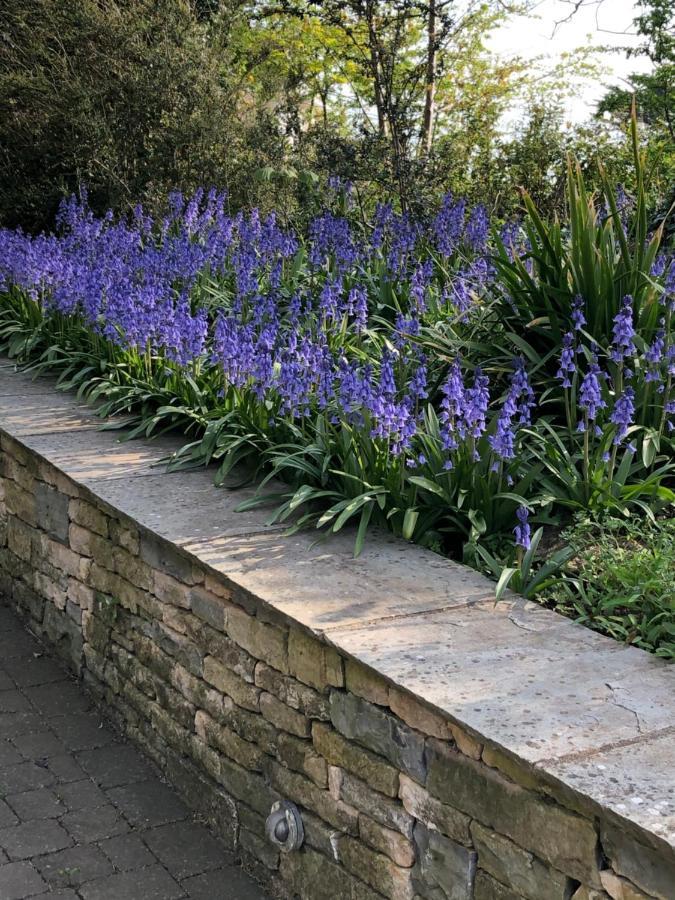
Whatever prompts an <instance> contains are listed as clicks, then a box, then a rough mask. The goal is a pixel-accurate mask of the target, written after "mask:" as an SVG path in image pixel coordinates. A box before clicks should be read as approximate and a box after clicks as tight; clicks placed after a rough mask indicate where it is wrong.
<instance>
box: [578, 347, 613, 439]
mask: <svg viewBox="0 0 675 900" xmlns="http://www.w3.org/2000/svg"><path fill="white" fill-rule="evenodd" d="M604 377H605V376H604V373H603V372H602V371H601V369H600V366H599V365H598V360H597V357H595V356H594V357H593V359H592V361H591V366H590V369H589V370H588V373H587V374H586V375H585V376H584V379H583V381H582V382H581V387H580V388H579V406H581V408H582V409H583V410H584V412H585V413H586V414H587V415H588V418H589V420H590V421H591V422H594V421H595V419H596V417H597V415H598V412H599V410H601V409H604V408H605V407H606V406H607V404H606V403H605V401H604V400H603V399H602V390H601V388H600V379H601V378H604ZM579 430H580V431H583V428H580V429H579Z"/></svg>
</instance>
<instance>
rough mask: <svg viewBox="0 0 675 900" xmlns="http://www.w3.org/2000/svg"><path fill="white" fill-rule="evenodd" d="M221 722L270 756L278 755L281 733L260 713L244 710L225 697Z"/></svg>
mask: <svg viewBox="0 0 675 900" xmlns="http://www.w3.org/2000/svg"><path fill="white" fill-rule="evenodd" d="M219 721H221V722H222V724H223V725H227V727H228V728H231V729H232V730H233V731H236V732H237V734H238V735H239V736H240V737H243V738H244V740H246V741H251V742H252V743H255V744H258V745H259V746H260V747H261V749H262V750H263V751H264V752H265V753H267V754H269V755H270V756H276V755H277V740H278V734H279V732H278V731H277V729H276V728H275V727H274V725H272V723H271V722H268V721H267V720H266V719H264V718H263V717H262V716H261V715H260V714H259V713H253V712H249V710H247V709H242V707H241V706H237V704H236V703H235V702H234V701H233V700H232V699H231V697H223V711H222V715H221V718H220V720H219Z"/></svg>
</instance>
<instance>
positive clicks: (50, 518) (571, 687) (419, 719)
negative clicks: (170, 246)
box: [0, 367, 675, 900]
mask: <svg viewBox="0 0 675 900" xmlns="http://www.w3.org/2000/svg"><path fill="white" fill-rule="evenodd" d="M52 384H53V383H51V382H49V381H47V380H41V381H39V382H34V381H32V380H31V379H30V378H28V377H27V376H25V375H21V374H16V373H14V372H13V371H12V369H11V367H6V368H4V369H0V412H1V423H2V424H1V425H0V449H1V450H2V458H1V462H2V480H1V482H0V486H1V488H2V498H3V499H2V501H1V502H0V513H1V515H0V563H1V564H0V570H1V572H2V593H3V594H4V595H5V596H6V597H7V598H9V599H10V601H11V602H12V604H13V605H14V606H16V607H17V608H18V609H19V610H20V611H21V613H22V615H23V616H24V617H25V618H26V619H27V620H28V621H29V622H30V624H31V627H33V628H34V629H36V630H37V631H38V632H39V633H41V634H43V635H44V636H45V637H46V638H47V639H48V640H50V641H51V642H53V643H54V645H55V646H56V647H57V648H58V649H59V650H60V651H61V652H62V653H63V655H64V656H66V657H67V658H68V659H69V661H70V663H71V665H72V666H73V667H74V668H75V669H76V670H77V671H79V672H80V673H81V674H82V676H83V677H84V678H85V680H86V682H87V683H88V684H89V685H90V687H91V688H92V690H94V691H95V692H96V693H97V695H98V696H99V697H100V700H101V702H102V703H104V704H105V705H106V708H107V709H108V710H109V711H111V712H112V713H113V714H114V715H115V716H116V717H117V718H118V720H119V721H120V723H121V724H122V725H123V727H124V728H125V729H126V730H127V732H128V734H129V735H130V736H131V737H132V738H133V739H134V740H136V741H138V742H139V743H141V745H142V746H144V747H145V748H146V749H147V750H148V751H149V752H150V753H151V754H152V755H153V756H154V758H155V759H156V760H157V761H158V763H159V764H160V765H161V766H163V768H164V771H165V772H166V773H167V774H168V776H169V778H170V779H171V780H172V781H173V782H174V783H175V784H176V785H177V786H178V787H179V788H180V789H181V790H182V792H183V794H184V796H185V797H186V799H187V800H188V802H190V803H191V804H192V805H193V806H194V807H195V808H196V809H198V810H199V812H200V813H201V814H202V815H205V816H207V817H208V818H210V819H211V820H212V821H213V822H214V824H215V826H216V827H217V828H219V829H220V831H221V833H222V834H223V836H224V837H225V839H226V840H228V841H229V843H230V844H231V846H233V847H235V848H236V849H237V851H238V853H240V854H241V855H242V856H243V857H244V858H245V859H246V860H247V862H248V863H249V865H251V866H255V867H256V869H257V871H258V874H262V875H264V877H265V879H266V881H267V882H268V883H269V884H270V885H271V886H272V887H273V888H275V889H277V890H278V892H279V893H280V894H282V895H284V892H286V893H289V892H290V893H292V892H293V891H295V892H297V893H298V894H300V896H301V897H303V898H307V900H318V898H321V897H323V896H324V893H322V891H324V889H325V891H326V893H325V896H326V898H329V897H330V898H331V900H332V898H334V897H335V896H336V894H337V895H338V896H340V897H343V896H344V897H355V898H356V897H358V898H368V900H377V898H378V897H381V896H384V897H390V898H401V897H403V898H409V897H412V896H413V894H415V893H417V894H419V895H420V896H423V897H430V898H433V900H436V898H442V900H444V898H446V897H453V898H454V897H466V898H480V900H487V898H494V897H502V896H509V892H510V894H511V895H512V896H515V897H518V898H521V897H526V898H530V900H539V898H544V897H546V898H547V900H548V898H551V897H560V898H561V900H562V898H565V900H566V898H569V897H570V896H571V895H574V896H575V897H576V898H578V900H584V898H588V897H590V896H593V892H595V893H596V894H597V895H598V896H599V897H602V896H603V891H604V892H605V895H606V896H610V897H612V898H618V897H621V896H625V892H632V894H633V896H636V897H640V896H644V897H647V898H648V897H658V898H663V900H666V898H668V897H669V894H670V891H671V887H672V883H673V879H674V878H675V852H674V843H675V838H674V835H675V809H673V805H672V796H671V788H672V785H671V784H670V772H671V771H672V768H673V763H674V762H675V761H674V760H673V759H672V753H673V733H674V732H673V725H672V723H673V690H672V687H673V675H672V673H673V669H672V667H670V666H669V665H667V664H666V663H664V662H662V661H659V660H657V659H655V658H654V657H653V656H651V655H649V654H647V653H644V652H643V651H640V650H637V649H634V648H630V647H622V646H621V645H619V644H617V643H616V642H613V641H610V640H608V639H607V638H604V637H602V636H601V635H597V634H595V633H593V632H592V631H589V630H586V629H583V628H580V627H579V626H576V625H574V624H573V623H571V622H569V621H567V620H565V619H564V618H562V617H560V616H557V615H556V614H555V613H552V612H549V611H547V610H544V609H542V608H541V607H539V606H537V605H535V604H532V603H529V602H527V601H525V600H523V599H519V598H516V597H513V596H511V595H509V596H508V597H507V598H505V599H504V600H502V601H501V602H500V603H498V604H496V605H495V603H494V600H493V597H492V594H493V586H492V585H491V584H490V582H488V581H487V580H486V579H484V578H483V577H482V576H480V575H478V574H477V573H475V572H473V571H472V570H470V569H467V568H464V567H462V566H457V565H456V564H454V563H452V562H450V561H447V560H444V559H442V558H441V557H439V556H437V555H435V554H432V553H429V552H428V551H425V550H423V549H421V548H419V547H416V546H414V545H412V544H409V543H406V542H402V541H400V540H397V539H395V538H392V537H391V536H386V535H382V534H378V533H375V534H373V535H372V537H371V539H370V540H369V541H368V542H367V544H366V546H365V548H364V550H363V553H362V554H361V556H360V557H358V558H356V559H355V558H354V556H353V553H352V550H353V535H347V534H345V535H342V534H339V535H335V536H333V537H331V539H330V540H329V541H328V542H326V543H324V544H320V545H315V543H314V540H313V537H312V536H311V535H307V534H306V533H305V532H302V533H299V534H296V535H295V536H293V537H284V536H283V534H281V531H280V529H278V528H274V527H270V526H268V525H266V517H265V515H264V514H263V511H262V510H257V509H253V510H250V511H249V512H248V513H246V514H237V513H235V512H234V508H235V504H236V502H237V501H235V500H234V499H233V498H232V495H231V494H230V493H228V492H223V491H216V490H215V489H214V488H213V487H212V486H211V482H210V477H209V475H208V474H207V473H204V472H178V473H167V472H166V471H165V468H164V467H162V466H159V467H158V466H157V463H158V462H159V460H160V459H161V457H162V456H163V455H165V454H166V453H167V452H168V451H170V450H171V449H173V448H174V447H176V446H178V442H176V441H175V440H171V439H168V438H164V439H160V440H159V441H152V442H148V441H145V440H138V441H135V442H131V443H119V442H117V441H116V439H115V435H114V434H111V433H106V432H100V431H99V430H98V424H99V422H98V419H97V418H96V417H95V416H93V415H92V414H91V411H90V410H89V409H88V408H87V407H83V406H80V405H78V404H77V403H76V402H75V401H74V400H73V399H72V397H70V396H64V395H59V394H57V393H55V392H53V390H52ZM279 796H281V797H283V798H286V799H289V800H292V801H293V802H295V803H296V804H297V805H298V806H299V808H300V811H301V815H302V817H303V821H304V824H305V845H304V846H303V849H302V850H300V851H299V852H295V853H290V854H288V855H284V854H282V855H281V856H280V855H279V854H278V852H277V851H275V850H274V848H272V847H271V845H269V844H268V843H267V842H266V841H265V839H264V828H263V825H264V817H265V815H266V814H267V812H269V807H270V806H271V804H272V802H273V801H274V800H276V799H277V798H278V797H279ZM622 892H624V893H622Z"/></svg>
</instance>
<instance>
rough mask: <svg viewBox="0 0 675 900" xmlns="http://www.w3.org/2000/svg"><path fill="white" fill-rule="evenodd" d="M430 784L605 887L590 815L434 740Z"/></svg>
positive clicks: (558, 864) (451, 801) (447, 799)
mask: <svg viewBox="0 0 675 900" xmlns="http://www.w3.org/2000/svg"><path fill="white" fill-rule="evenodd" d="M427 789H428V790H429V792H430V793H431V794H432V795H433V796H435V797H436V798H437V799H439V800H441V801H442V802H444V803H447V804H448V805H453V806H456V807H458V808H459V809H460V810H461V811H462V812H465V813H466V814H467V815H470V816H472V817H475V818H476V819H478V821H479V822H481V823H482V824H483V825H486V826H488V827H490V828H492V829H493V830H495V831H498V832H499V833H500V834H504V835H506V836H507V837H510V838H511V839H512V840H513V841H514V842H515V843H516V844H518V845H519V846H520V847H522V848H524V849H526V850H530V851H531V852H532V853H534V854H535V855H536V856H538V857H539V858H540V859H543V860H545V861H546V862H548V863H550V864H551V865H552V866H553V867H554V868H556V869H559V870H560V871H561V872H564V873H565V874H566V875H569V876H571V877H573V878H576V879H577V880H578V881H580V882H583V883H585V884H589V885H591V886H593V887H600V881H599V874H598V836H597V834H596V831H595V828H594V827H593V825H592V824H591V823H590V822H589V821H588V820H587V819H583V818H581V817H580V816H577V815H575V814H574V813H571V812H568V811H567V810H565V809H563V808H562V807H561V806H558V805H557V804H555V803H553V802H550V801H548V800H547V799H545V798H543V797H541V796H539V795H537V794H535V793H533V792H531V791H528V790H526V789H525V788H522V787H520V786H519V785H517V784H513V783H512V782H510V781H507V780H506V779H504V778H502V777H501V775H499V774H498V773H497V772H495V770H493V769H489V768H487V767H486V766H484V765H482V764H481V763H478V762H476V761H475V760H472V759H469V758H468V757H466V756H464V755H463V754H461V753H458V752H457V751H456V750H454V749H453V748H451V747H449V746H448V745H446V744H443V743H441V742H440V741H435V740H434V739H430V740H429V777H428V779H427Z"/></svg>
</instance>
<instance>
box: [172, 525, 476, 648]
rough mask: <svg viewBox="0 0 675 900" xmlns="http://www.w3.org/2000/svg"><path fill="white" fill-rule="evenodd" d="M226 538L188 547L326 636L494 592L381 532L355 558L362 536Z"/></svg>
mask: <svg viewBox="0 0 675 900" xmlns="http://www.w3.org/2000/svg"><path fill="white" fill-rule="evenodd" d="M319 537H320V536H319V535H317V534H308V533H306V532H305V533H301V534H297V535H293V536H292V537H289V536H287V535H285V534H258V535H246V536H242V537H231V538H218V539H215V540H211V541H204V542H199V541H197V542H194V543H188V544H185V545H184V549H185V550H186V551H187V552H189V553H191V554H193V555H194V556H195V557H197V559H199V560H200V561H201V562H202V563H204V564H205V565H207V566H209V567H210V568H212V569H214V570H215V571H217V572H219V573H221V574H223V575H225V576H226V577H227V578H228V579H229V580H230V581H232V582H233V583H234V584H236V585H238V586H239V587H241V588H243V589H244V590H246V591H248V592H249V593H250V594H253V595H254V596H256V597H258V598H260V599H261V600H263V601H264V602H266V603H268V604H269V605H270V606H271V607H273V608H274V609H276V610H278V611H280V612H282V613H284V614H285V615H287V616H290V617H291V618H293V619H295V620H296V621H300V622H302V623H303V624H304V625H306V626H308V627H310V628H311V629H312V630H314V631H316V632H318V633H323V632H329V631H330V630H331V629H333V628H338V627H344V626H349V627H353V626H355V625H358V626H363V625H364V624H368V623H370V622H381V621H383V620H386V619H396V618H403V617H406V616H416V615H419V614H421V613H424V612H428V611H430V610H438V609H448V608H452V607H465V606H466V605H467V604H469V603H473V602H477V601H479V600H485V599H487V598H488V597H491V596H492V595H493V594H494V587H493V586H492V585H491V584H490V582H488V581H487V579H485V578H483V577H482V576H480V575H479V574H478V573H477V572H474V571H473V570H472V569H468V568H466V567H465V566H459V565H457V564H456V563H453V562H451V561H450V560H445V559H442V558H441V557H440V556H436V555H432V554H428V553H427V552H425V551H424V550H423V549H421V548H420V547H417V546H415V545H413V544H406V543H404V542H402V541H397V540H396V539H395V538H393V537H390V536H388V535H387V536H384V535H377V536H376V537H374V538H373V540H372V541H370V542H369V543H368V544H367V545H366V547H365V549H364V550H363V552H362V553H361V555H360V556H358V557H356V558H355V557H354V534H353V532H346V533H345V534H339V535H337V536H335V537H332V538H330V539H329V540H319Z"/></svg>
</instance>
